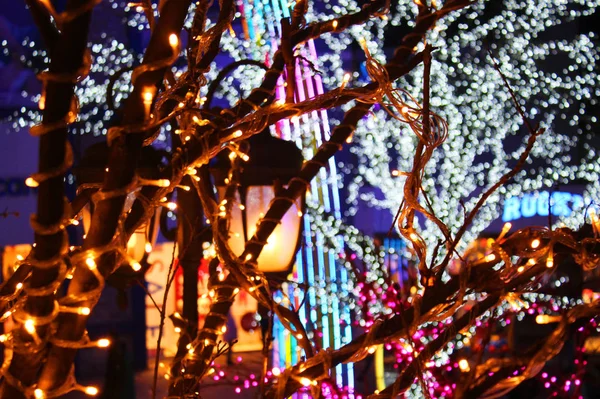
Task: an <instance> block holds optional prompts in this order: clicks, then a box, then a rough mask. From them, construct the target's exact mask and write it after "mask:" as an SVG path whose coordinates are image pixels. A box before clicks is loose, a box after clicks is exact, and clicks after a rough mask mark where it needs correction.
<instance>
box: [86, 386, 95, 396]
mask: <svg viewBox="0 0 600 399" xmlns="http://www.w3.org/2000/svg"><path fill="white" fill-rule="evenodd" d="M84 392H85V393H86V395H90V396H96V395H98V388H96V387H85V389H84Z"/></svg>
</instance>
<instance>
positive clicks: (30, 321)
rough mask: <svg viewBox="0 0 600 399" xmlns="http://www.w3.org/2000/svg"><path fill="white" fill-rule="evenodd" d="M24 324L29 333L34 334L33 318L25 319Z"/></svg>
mask: <svg viewBox="0 0 600 399" xmlns="http://www.w3.org/2000/svg"><path fill="white" fill-rule="evenodd" d="M24 326H25V330H26V331H27V332H28V333H29V334H31V335H33V334H35V322H34V321H33V319H27V320H25V324H24Z"/></svg>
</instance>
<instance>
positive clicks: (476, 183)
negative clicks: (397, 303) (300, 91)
mask: <svg viewBox="0 0 600 399" xmlns="http://www.w3.org/2000/svg"><path fill="white" fill-rule="evenodd" d="M400 3H401V4H399V5H397V7H396V10H394V12H393V18H391V20H390V21H384V20H378V21H375V22H373V23H372V28H371V29H365V28H363V27H361V28H360V29H354V30H351V35H352V37H353V39H354V40H357V41H358V40H359V39H360V38H365V39H366V40H367V44H368V46H369V50H370V51H371V53H373V54H374V55H375V56H376V57H378V58H379V59H382V58H385V55H384V54H383V49H382V48H381V45H380V43H381V40H380V39H381V38H382V37H383V33H382V32H385V31H386V30H387V29H389V26H388V25H387V24H388V22H389V23H390V24H391V25H407V24H410V23H411V22H410V21H412V20H414V12H415V8H414V6H413V5H411V4H410V3H411V2H400ZM494 3H495V2H493V1H492V0H489V1H480V2H476V3H474V4H473V5H472V6H470V7H469V8H467V9H466V10H463V11H462V12H459V13H454V14H450V15H449V16H447V17H446V18H445V19H444V20H443V21H442V22H440V23H438V25H437V27H436V29H435V30H434V31H432V32H431V34H430V35H429V37H428V42H429V43H431V44H432V45H433V46H434V47H436V48H437V50H436V51H435V52H434V54H433V58H434V62H433V65H432V73H431V79H432V88H431V91H432V99H431V105H432V107H433V109H434V110H435V111H436V112H437V113H439V114H440V115H442V116H443V117H444V118H445V119H446V120H447V121H448V124H449V138H448V140H447V141H446V143H445V144H444V145H443V146H442V147H441V148H440V149H439V150H438V151H437V152H435V153H434V156H433V158H432V160H431V162H430V164H429V165H428V167H427V176H426V179H425V181H424V189H425V191H426V192H427V193H428V194H429V196H430V199H431V200H432V203H433V209H434V211H435V213H436V215H437V216H438V217H440V218H441V219H442V220H443V221H444V222H445V223H446V224H447V225H448V226H449V227H450V228H451V229H452V231H456V230H457V229H458V227H459V226H460V225H461V224H462V222H463V209H462V205H461V201H464V204H465V206H466V209H467V210H470V209H472V208H473V206H474V204H475V203H476V201H477V200H478V198H479V196H480V194H481V193H482V189H483V188H486V187H489V186H491V185H492V184H494V183H495V182H497V181H498V180H499V179H500V177H501V176H502V175H503V174H504V173H506V172H507V171H508V170H509V168H510V167H512V166H513V165H514V164H515V161H516V159H517V158H518V156H519V155H520V154H521V152H522V150H523V148H524V145H525V141H526V137H527V134H526V133H525V128H524V126H523V122H522V119H521V118H520V116H519V115H518V114H517V112H516V110H515V107H514V105H513V103H512V100H511V98H510V94H509V93H508V91H507V90H506V88H505V86H504V84H503V82H502V79H501V77H500V75H499V74H498V73H497V72H496V71H495V69H494V67H493V64H492V62H491V59H490V57H489V56H488V53H487V50H488V48H487V47H486V43H488V42H489V43H491V44H490V45H489V50H490V51H491V52H492V54H493V55H494V57H495V58H496V59H497V60H498V63H499V65H500V66H501V69H502V71H503V73H504V74H506V76H507V78H508V80H509V82H510V84H511V86H512V87H513V89H514V91H515V92H516V93H517V96H518V98H519V100H520V103H521V104H522V105H523V106H524V108H525V111H526V114H527V115H528V117H529V119H530V120H532V121H533V123H534V125H535V124H536V123H539V124H540V126H542V127H545V128H546V129H547V132H546V133H545V134H544V135H542V136H541V137H540V138H539V139H538V143H537V144H536V146H535V148H534V151H533V152H532V157H531V158H532V159H533V161H529V163H528V164H527V165H526V167H525V168H524V170H523V171H522V172H521V173H519V175H518V176H517V177H516V178H515V179H514V182H513V183H511V184H509V185H507V186H506V187H504V188H502V189H500V190H499V191H498V193H497V194H495V195H493V196H492V197H491V198H490V199H489V200H488V202H487V204H486V205H485V206H484V208H483V209H482V210H481V212H480V214H479V215H478V217H477V218H476V220H475V222H474V223H473V225H472V227H471V228H470V229H469V232H468V234H467V235H466V236H465V237H464V239H463V246H464V245H466V244H467V243H469V242H471V241H472V239H473V238H474V237H475V236H476V235H477V234H478V233H479V232H481V231H482V230H484V229H485V228H486V227H487V226H488V225H489V224H490V222H492V221H493V220H495V219H497V218H498V215H499V207H500V205H501V203H502V201H503V199H504V198H507V197H510V196H516V195H519V194H520V193H522V192H524V191H528V190H536V189H540V188H542V187H554V188H555V187H556V186H557V185H558V184H565V183H567V182H570V181H573V180H576V179H583V180H586V181H587V182H590V183H589V184H588V186H587V188H586V193H585V194H584V197H586V198H587V199H588V200H590V199H592V200H594V199H595V200H596V201H597V200H598V199H599V198H600V195H599V194H600V183H599V180H600V179H599V178H600V162H598V157H597V151H598V142H597V140H596V142H594V134H595V133H594V130H595V129H596V128H597V127H598V123H597V116H596V115H595V113H594V111H593V109H597V106H598V104H597V97H598V96H599V95H600V78H599V75H598V73H597V70H598V66H597V62H598V59H599V54H598V49H597V47H596V45H595V42H594V41H595V40H597V38H596V37H594V35H593V34H592V33H588V34H579V33H578V32H577V30H576V29H577V27H576V26H575V25H574V24H570V25H569V24H568V23H569V22H571V21H573V20H575V19H577V18H578V17H581V16H586V15H590V14H591V13H593V12H594V11H595V10H596V8H597V7H598V6H599V5H600V2H598V1H583V0H571V1H562V0H561V1H557V0H544V1H504V2H502V6H499V5H498V6H496V5H495V4H494ZM490 8H498V9H499V10H498V12H497V13H496V14H495V15H492V17H491V18H489V17H488V19H485V18H484V11H486V10H487V11H488V15H489V10H490ZM492 14H493V13H492ZM365 35H369V36H365ZM489 39H493V40H489ZM377 42H379V43H377ZM343 43H344V42H342V43H340V42H339V41H337V40H336V39H335V38H331V39H330V40H328V44H329V45H330V47H331V48H332V50H334V52H338V53H339V52H340V51H341V50H343V48H344V47H345V46H344V44H343ZM333 57H334V56H333V55H330V56H329V58H330V59H331V58H333ZM338 59H339V58H338ZM326 75H327V77H328V78H327V79H324V81H325V83H326V84H329V85H330V86H332V87H333V86H334V85H335V84H338V85H339V84H340V82H341V79H340V77H339V76H338V75H339V74H338V73H328V74H326ZM398 86H399V87H402V88H404V89H407V90H408V91H409V92H411V94H413V95H414V96H415V97H416V98H422V95H421V90H420V88H421V87H422V69H418V70H417V71H415V72H414V73H413V74H411V76H409V77H407V78H405V79H403V80H402V81H401V82H399V83H398ZM375 115H376V118H369V119H367V120H364V121H362V123H361V124H360V126H359V129H358V130H357V131H356V132H355V137H354V142H355V143H356V145H355V146H354V147H353V148H352V152H354V153H355V154H356V156H357V157H358V160H359V162H358V164H357V165H355V166H352V167H351V168H348V169H347V170H348V171H349V172H350V173H355V174H356V175H355V177H354V179H353V181H352V183H351V184H350V186H349V190H348V191H349V201H350V203H352V204H353V205H354V206H353V208H352V209H351V212H350V213H351V214H353V213H355V212H356V210H357V209H358V207H357V205H358V204H359V202H364V203H367V204H368V205H369V206H375V207H381V208H385V209H389V210H391V211H392V212H395V211H396V210H397V208H398V206H399V204H400V202H401V201H402V189H403V182H404V178H402V177H397V176H394V173H392V172H394V171H408V170H410V169H411V167H412V159H413V155H414V150H415V145H416V140H415V137H414V135H413V134H412V132H410V130H409V128H408V127H407V126H404V125H402V124H401V123H399V122H397V121H396V120H393V119H391V118H390V117H388V116H387V115H386V114H385V112H383V111H376V112H375ZM519 142H520V143H521V144H520V145H519V146H518V148H517V146H516V145H515V144H516V143H519ZM396 173H397V172H396ZM369 186H374V187H377V188H378V189H380V190H381V191H382V192H383V194H384V196H383V199H381V198H379V197H376V196H375V194H373V193H371V192H369V191H367V192H365V191H366V190H365V188H368V187H369ZM358 217H360V216H358ZM582 221H583V215H581V214H574V215H573V217H572V218H571V220H565V223H567V224H568V225H571V226H574V227H575V226H578V225H580V224H581V223H582ZM422 229H423V230H424V231H425V234H424V237H427V240H428V244H430V246H431V247H433V245H434V244H435V242H436V241H437V240H438V238H439V236H440V234H439V231H438V230H437V228H436V227H435V226H434V225H433V224H432V223H430V222H426V223H425V224H424V225H423V226H422Z"/></svg>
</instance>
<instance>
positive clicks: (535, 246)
mask: <svg viewBox="0 0 600 399" xmlns="http://www.w3.org/2000/svg"><path fill="white" fill-rule="evenodd" d="M539 246H540V240H538V239H537V238H536V239H534V240H532V241H531V248H533V249H536V248H537V247H539Z"/></svg>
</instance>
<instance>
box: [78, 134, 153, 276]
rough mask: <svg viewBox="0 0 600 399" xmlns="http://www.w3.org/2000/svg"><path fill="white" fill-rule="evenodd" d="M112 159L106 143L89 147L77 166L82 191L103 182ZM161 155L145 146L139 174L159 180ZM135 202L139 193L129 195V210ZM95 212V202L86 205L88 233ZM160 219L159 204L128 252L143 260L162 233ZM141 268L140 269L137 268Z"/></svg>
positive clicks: (129, 243) (138, 259)
mask: <svg viewBox="0 0 600 399" xmlns="http://www.w3.org/2000/svg"><path fill="white" fill-rule="evenodd" d="M107 159H108V147H107V146H106V143H98V144H94V145H92V146H90V147H89V148H88V149H86V151H85V153H84V156H83V157H82V159H81V162H79V165H78V166H77V167H76V168H74V173H75V177H76V179H77V185H78V190H82V189H89V188H96V187H99V186H100V185H101V184H102V181H103V179H104V173H105V168H106V164H107ZM160 160H161V155H160V154H159V152H158V151H156V150H155V149H153V148H152V147H145V148H144V150H143V151H142V156H141V160H140V167H138V168H137V169H136V173H137V174H138V176H140V177H142V178H144V179H149V180H154V179H158V178H159V176H158V173H159V169H158V165H159V164H160ZM134 201H135V195H134V194H129V195H128V196H127V198H126V200H125V205H124V208H125V209H129V208H131V206H132V204H133V202H134ZM93 212H94V204H93V202H91V201H90V202H89V203H88V204H87V205H86V206H85V207H83V209H82V211H81V213H82V219H83V230H84V232H85V234H87V232H88V230H89V228H90V224H91V220H92V214H93ZM159 221H160V207H157V209H156V212H155V214H154V216H153V217H152V218H151V219H150V221H148V222H147V223H144V224H142V225H141V226H140V227H139V228H138V229H137V230H136V231H135V232H134V233H133V234H132V235H131V237H130V238H129V241H128V242H127V254H128V255H129V256H130V257H131V258H132V259H135V260H136V261H137V262H142V260H143V259H144V258H145V256H146V255H147V254H148V253H149V252H150V251H152V248H153V247H154V244H155V243H156V238H157V236H158V230H159ZM136 271H137V270H136Z"/></svg>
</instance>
